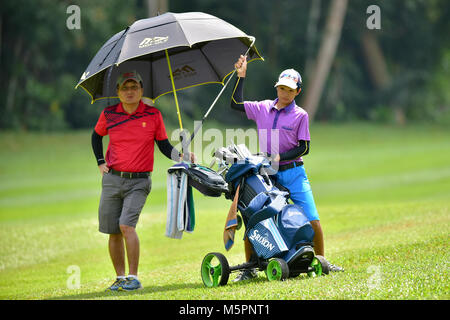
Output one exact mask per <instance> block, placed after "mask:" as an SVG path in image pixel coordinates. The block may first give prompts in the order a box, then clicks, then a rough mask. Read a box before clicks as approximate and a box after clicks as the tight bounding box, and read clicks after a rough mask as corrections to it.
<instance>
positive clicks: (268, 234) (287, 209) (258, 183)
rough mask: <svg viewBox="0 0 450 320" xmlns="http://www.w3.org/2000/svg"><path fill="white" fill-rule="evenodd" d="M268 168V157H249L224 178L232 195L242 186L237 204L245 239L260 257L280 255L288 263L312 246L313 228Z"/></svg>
mask: <svg viewBox="0 0 450 320" xmlns="http://www.w3.org/2000/svg"><path fill="white" fill-rule="evenodd" d="M269 170H270V164H269V163H268V161H267V160H266V159H265V158H262V157H247V158H245V160H244V161H238V162H237V163H235V164H233V165H231V167H230V168H229V170H228V172H227V173H226V175H225V181H226V182H228V185H229V189H230V197H234V195H235V192H236V189H237V187H238V185H240V188H239V195H238V205H237V206H238V209H239V211H240V212H241V214H242V219H243V221H244V225H245V235H244V238H245V237H248V239H249V241H250V243H251V244H252V246H253V249H254V252H255V254H256V255H257V256H258V258H262V259H269V258H273V257H278V258H282V259H284V260H285V261H286V262H287V263H288V264H289V263H290V262H291V261H293V260H295V259H296V258H297V257H298V256H299V255H302V256H303V254H304V253H305V250H304V247H305V246H308V247H310V246H311V245H312V241H313V237H314V230H313V229H312V226H311V224H310V223H309V221H308V219H307V218H306V216H305V215H304V213H303V210H302V208H301V207H300V206H298V205H295V204H289V202H288V198H289V193H288V192H287V191H286V189H285V188H283V187H282V186H278V187H277V186H276V184H275V183H274V181H273V180H272V179H271V178H270V176H269V174H268V171H269ZM309 254H313V253H312V250H311V253H308V255H309ZM303 258H304V257H303Z"/></svg>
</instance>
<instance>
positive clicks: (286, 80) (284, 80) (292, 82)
mask: <svg viewBox="0 0 450 320" xmlns="http://www.w3.org/2000/svg"><path fill="white" fill-rule="evenodd" d="M301 84H302V77H301V76H300V73H298V72H297V71H296V70H294V69H287V70H284V71H283V72H281V73H280V76H279V77H278V82H277V83H275V87H278V86H287V87H289V88H291V89H298V88H299V87H300V85H301Z"/></svg>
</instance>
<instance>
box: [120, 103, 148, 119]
mask: <svg viewBox="0 0 450 320" xmlns="http://www.w3.org/2000/svg"><path fill="white" fill-rule="evenodd" d="M117 112H121V113H125V114H128V115H130V116H131V115H133V114H135V113H138V112H144V102H142V100H140V101H139V105H138V107H137V108H136V110H134V112H133V113H131V114H129V113H128V112H126V111H125V109H124V108H123V105H122V102H120V103H119V104H118V105H117Z"/></svg>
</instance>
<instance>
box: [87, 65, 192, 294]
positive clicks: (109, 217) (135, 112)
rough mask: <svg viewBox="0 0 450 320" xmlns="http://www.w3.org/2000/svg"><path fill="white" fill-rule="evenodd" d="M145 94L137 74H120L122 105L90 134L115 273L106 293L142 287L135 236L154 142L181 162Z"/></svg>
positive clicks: (103, 115)
mask: <svg viewBox="0 0 450 320" xmlns="http://www.w3.org/2000/svg"><path fill="white" fill-rule="evenodd" d="M143 93H144V89H143V85H142V78H141V77H140V75H139V74H138V73H137V72H135V71H132V72H126V73H123V74H121V75H120V76H119V77H118V79H117V95H118V97H119V99H120V103H118V104H116V105H113V106H109V107H107V108H105V109H104V110H103V112H102V113H101V114H100V117H99V119H98V122H97V124H96V126H95V129H94V132H93V133H92V149H93V151H94V154H95V157H96V159H97V164H98V168H99V170H100V173H101V174H102V194H101V198H100V205H99V231H100V232H102V233H106V234H109V244H108V247H109V253H110V256H111V260H112V263H113V266H114V269H115V271H116V274H117V279H116V281H115V282H114V283H113V285H112V286H110V287H109V288H108V289H109V290H127V291H128V290H136V289H140V288H142V285H141V283H140V281H139V280H138V278H137V274H138V265H139V238H138V236H137V233H136V230H135V228H136V224H137V222H138V219H139V215H140V213H141V210H142V208H143V206H144V204H145V201H146V199H147V196H148V194H149V193H150V189H151V173H152V171H153V156H154V144H155V142H156V144H157V145H158V148H159V149H160V151H161V152H162V153H163V154H164V155H165V156H166V157H168V158H170V159H173V160H175V161H178V160H179V159H180V153H179V152H178V151H177V150H176V149H175V148H174V147H173V146H172V145H171V144H170V142H169V140H168V138H167V133H166V129H165V127H164V122H163V119H162V115H161V112H160V111H159V110H158V109H156V108H154V107H151V106H148V105H146V104H144V103H143V102H142V100H141V98H142V96H143ZM105 135H109V145H108V150H107V152H106V158H103V144H102V138H103V136H105ZM191 160H193V154H191ZM125 252H126V255H127V259H128V267H129V275H128V276H127V277H125Z"/></svg>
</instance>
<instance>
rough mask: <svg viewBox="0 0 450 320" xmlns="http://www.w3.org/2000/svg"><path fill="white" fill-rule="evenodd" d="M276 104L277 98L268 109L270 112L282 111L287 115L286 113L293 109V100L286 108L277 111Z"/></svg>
mask: <svg viewBox="0 0 450 320" xmlns="http://www.w3.org/2000/svg"><path fill="white" fill-rule="evenodd" d="M277 102H278V98H276V99H275V100H273V103H272V106H271V107H270V111H272V110H275V111H283V110H284V111H285V112H286V113H287V112H291V110H292V109H293V108H294V107H295V100H292V102H291V103H290V104H289V105H288V106H286V107H284V108H283V109H281V110H278V109H277V107H276V105H277Z"/></svg>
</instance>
